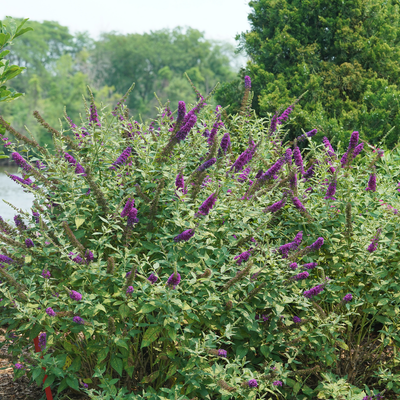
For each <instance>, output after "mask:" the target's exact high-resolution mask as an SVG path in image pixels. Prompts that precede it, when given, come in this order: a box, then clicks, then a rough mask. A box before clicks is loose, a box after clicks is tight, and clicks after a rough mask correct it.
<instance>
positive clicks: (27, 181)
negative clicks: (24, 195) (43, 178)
mask: <svg viewBox="0 0 400 400" xmlns="http://www.w3.org/2000/svg"><path fill="white" fill-rule="evenodd" d="M9 176H10V178H11V179H12V180H13V181H14V182H17V183H20V184H23V185H28V186H30V185H32V183H33V182H32V181H31V180H30V179H29V178H26V179H23V178H20V177H19V176H17V175H13V174H10V175H9Z"/></svg>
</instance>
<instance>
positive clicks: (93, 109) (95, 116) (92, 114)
mask: <svg viewBox="0 0 400 400" xmlns="http://www.w3.org/2000/svg"><path fill="white" fill-rule="evenodd" d="M92 122H94V123H95V124H96V125H97V126H101V124H100V121H99V116H98V114H97V108H96V105H95V104H94V103H92V104H91V105H90V125H92Z"/></svg>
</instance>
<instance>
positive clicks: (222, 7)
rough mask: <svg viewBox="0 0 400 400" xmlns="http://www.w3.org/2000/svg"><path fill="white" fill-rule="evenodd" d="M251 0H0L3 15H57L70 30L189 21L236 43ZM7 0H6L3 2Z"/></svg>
mask: <svg viewBox="0 0 400 400" xmlns="http://www.w3.org/2000/svg"><path fill="white" fill-rule="evenodd" d="M248 1H249V0H67V1H60V0H18V1H15V2H12V1H5V2H4V1H2V0H0V2H1V3H3V4H1V7H0V18H1V19H3V18H4V17H5V16H8V15H9V16H12V17H19V18H29V19H32V20H35V21H43V20H50V21H57V22H59V23H60V24H61V25H64V26H68V27H69V28H70V30H71V32H72V33H74V32H76V31H80V32H82V31H88V32H89V33H90V35H91V36H92V37H93V38H95V39H96V38H97V37H98V35H99V34H100V33H101V32H109V31H118V32H120V33H144V32H149V31H151V30H153V31H154V30H158V29H162V28H175V27H176V26H190V27H192V28H196V29H198V30H200V31H203V32H205V34H206V37H207V38H208V39H217V40H226V41H229V42H231V43H232V44H235V40H234V38H235V35H236V34H237V33H241V32H244V31H246V30H249V29H250V25H249V23H248V21H247V15H248V14H249V12H250V7H249V6H248ZM4 3H5V4H4Z"/></svg>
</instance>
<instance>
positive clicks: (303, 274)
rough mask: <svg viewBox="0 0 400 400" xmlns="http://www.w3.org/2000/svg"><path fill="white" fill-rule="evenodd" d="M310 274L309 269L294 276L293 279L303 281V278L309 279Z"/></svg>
mask: <svg viewBox="0 0 400 400" xmlns="http://www.w3.org/2000/svg"><path fill="white" fill-rule="evenodd" d="M309 276H310V274H309V273H308V272H307V271H304V272H300V274H297V275H295V276H293V277H292V279H293V280H295V281H301V280H303V279H307V278H308V277H309Z"/></svg>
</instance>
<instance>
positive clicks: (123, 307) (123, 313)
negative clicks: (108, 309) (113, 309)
mask: <svg viewBox="0 0 400 400" xmlns="http://www.w3.org/2000/svg"><path fill="white" fill-rule="evenodd" d="M130 311H131V309H130V308H129V307H128V306H127V305H126V304H121V305H120V306H119V313H120V314H121V317H122V318H126V317H127V316H128V315H129V313H130Z"/></svg>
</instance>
